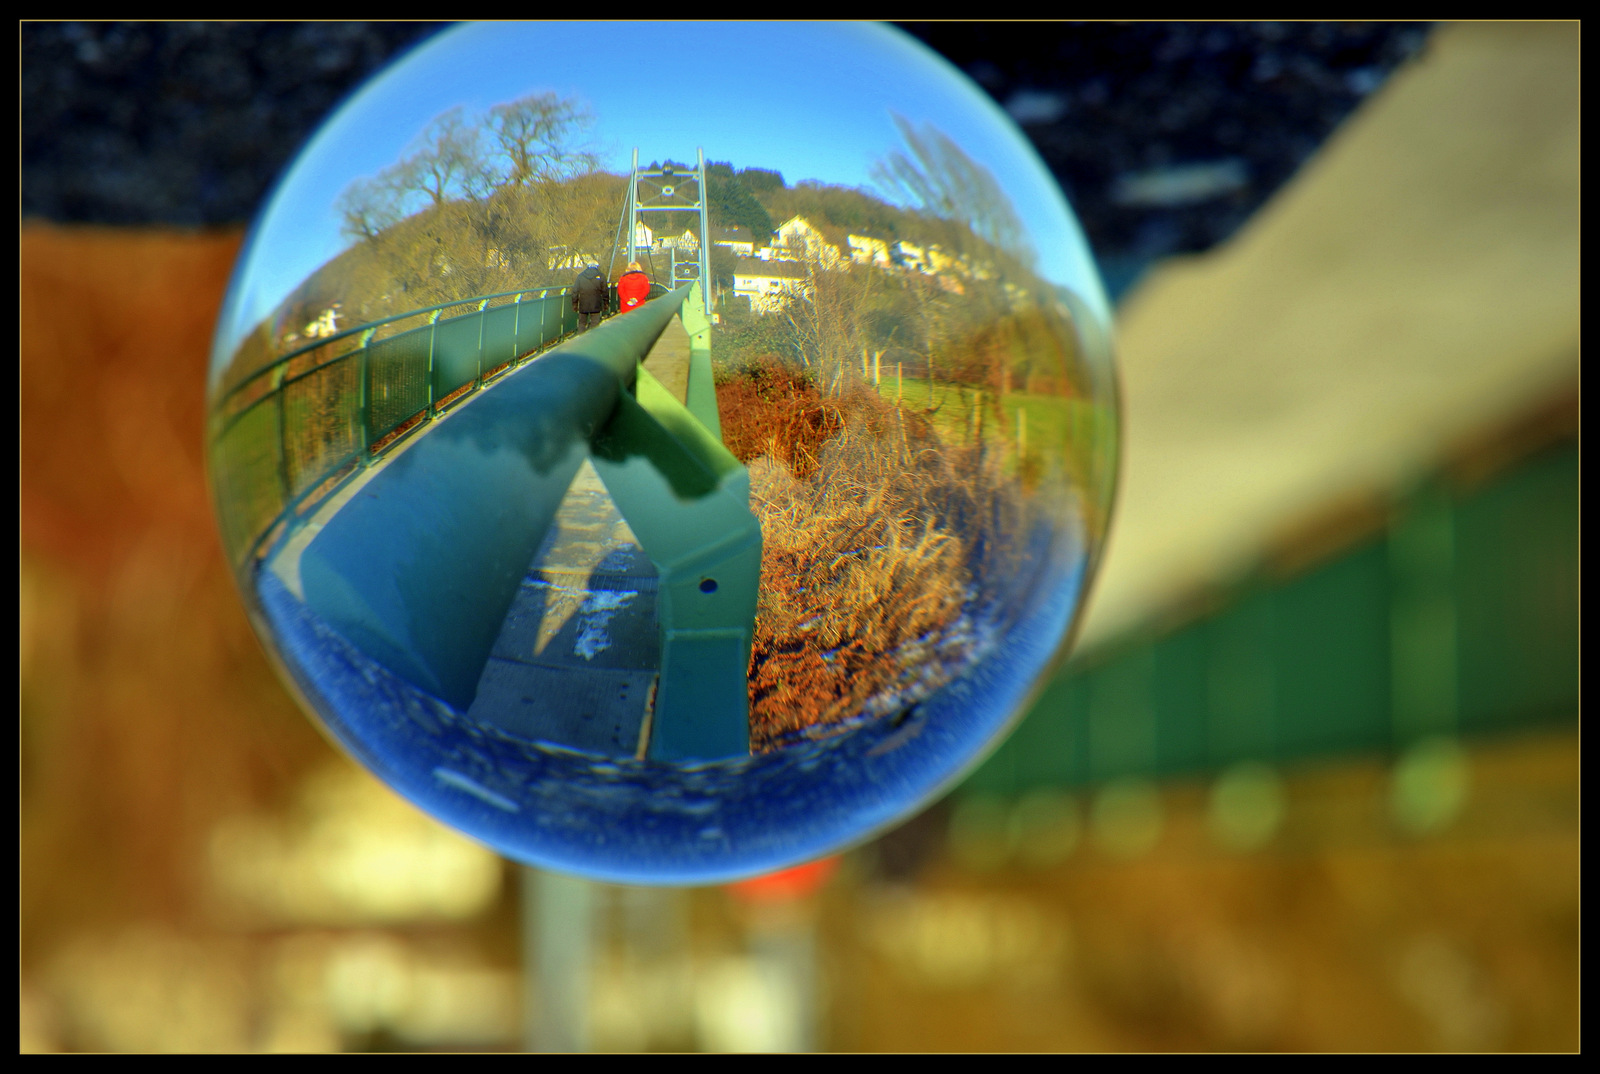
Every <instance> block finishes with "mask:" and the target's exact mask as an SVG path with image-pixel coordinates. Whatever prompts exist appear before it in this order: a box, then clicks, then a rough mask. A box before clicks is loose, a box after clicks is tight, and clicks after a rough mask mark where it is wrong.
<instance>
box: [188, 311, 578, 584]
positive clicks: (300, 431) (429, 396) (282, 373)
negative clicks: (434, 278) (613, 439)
mask: <svg viewBox="0 0 1600 1074" xmlns="http://www.w3.org/2000/svg"><path fill="white" fill-rule="evenodd" d="M529 296H532V297H531V298H530V297H529ZM462 307H469V312H466V313H462V314H459V315H457V316H452V317H442V316H441V314H443V313H444V312H446V311H448V310H452V309H459V308H462ZM471 307H476V308H471ZM577 317H578V315H577V313H576V312H574V311H573V309H572V303H571V290H570V289H565V288H563V289H559V290H558V289H555V288H546V289H542V290H527V291H505V292H501V293H499V294H493V295H477V296H474V297H472V298H466V299H461V300H458V301H454V302H446V303H441V304H439V305H437V306H427V307H424V308H422V309H416V310H408V311H406V312H405V313H397V314H395V315H393V316H391V317H385V318H383V319H381V320H378V321H372V322H369V323H367V324H362V325H358V326H356V327H354V328H347V329H345V330H343V331H341V332H337V333H334V334H333V335H330V336H327V337H325V338H322V339H318V340H316V341H314V342H311V343H308V344H306V345H304V346H301V347H299V348H296V349H295V350H293V351H290V352H289V353H287V354H285V355H283V356H282V357H279V358H276V359H274V360H273V361H271V362H270V363H268V364H267V365H265V366H263V367H262V368H260V369H257V370H255V371H253V372H251V373H249V374H248V375H246V376H245V377H243V378H242V379H240V380H238V381H237V382H235V383H233V384H231V385H230V386H229V387H227V388H226V389H225V390H224V392H223V394H222V395H221V396H220V398H219V399H218V400H217V402H216V404H215V405H214V407H213V408H212V425H211V443H212V453H213V461H212V466H213V470H212V478H213V481H212V486H213V488H214V490H215V494H216V497H217V513H218V515H219V517H220V519H221V523H222V532H223V541H224V544H225V547H226V550H227V553H228V557H229V560H230V562H231V563H232V564H233V565H234V567H235V568H241V567H242V566H243V565H245V564H246V563H248V562H250V560H251V559H252V558H253V557H254V556H256V555H258V554H259V553H260V552H261V551H262V550H263V549H264V548H266V547H269V546H270V545H271V544H272V542H273V540H274V539H275V538H276V537H277V536H278V535H279V534H280V533H281V532H282V531H283V530H284V529H285V528H286V527H287V524H288V522H289V521H290V519H291V518H292V517H293V516H294V515H295V514H297V513H299V514H303V513H305V512H306V511H309V510H310V509H311V508H313V507H315V506H316V504H318V503H320V502H321V501H322V500H323V499H324V498H325V497H326V496H327V495H328V494H329V493H331V492H332V491H333V490H334V489H335V488H337V487H338V486H339V484H340V483H341V482H342V481H344V480H345V479H346V478H348V477H349V476H351V475H352V474H354V473H355V472H356V471H357V470H358V469H359V468H360V467H361V466H363V465H366V464H368V463H370V462H372V461H373V460H374V459H376V458H377V457H379V456H381V455H382V454H383V452H384V451H386V450H388V449H389V448H390V447H392V446H394V445H395V444H397V443H399V442H400V441H401V440H402V439H404V438H405V437H406V436H408V435H409V434H410V433H412V432H414V431H416V430H417V429H418V428H420V427H421V426H422V425H423V424H425V423H426V422H427V421H429V420H430V419H432V418H433V417H435V416H437V415H438V414H440V413H441V412H443V411H445V410H447V409H449V408H450V407H452V406H454V405H455V404H456V403H458V402H460V401H461V400H463V399H465V398H466V397H467V396H469V395H470V394H471V393H472V392H474V391H476V390H477V389H478V388H481V387H482V386H483V385H484V384H485V383H487V382H489V381H492V380H494V379H495V378H497V377H499V376H500V375H502V374H504V373H506V372H508V371H510V370H511V369H513V368H515V367H516V366H517V365H518V364H519V363H520V362H522V361H525V360H527V359H528V358H529V357H531V356H532V355H533V354H535V353H537V352H539V351H542V350H544V349H546V348H548V347H549V346H551V345H552V344H554V343H556V342H559V341H560V340H561V339H563V338H565V337H566V336H567V335H569V334H571V333H572V332H573V331H574V330H576V328H577V324H578V321H577ZM410 320H421V321H422V323H420V324H417V325H415V326H413V327H402V326H403V325H404V324H405V322H407V321H410ZM385 330H392V331H391V334H383V333H384V332H385ZM380 335H381V336H382V338H379V337H380Z"/></svg>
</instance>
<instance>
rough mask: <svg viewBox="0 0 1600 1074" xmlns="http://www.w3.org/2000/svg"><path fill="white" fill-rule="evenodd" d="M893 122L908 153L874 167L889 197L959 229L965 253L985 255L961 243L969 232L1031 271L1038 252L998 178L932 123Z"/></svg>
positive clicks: (955, 233)
mask: <svg viewBox="0 0 1600 1074" xmlns="http://www.w3.org/2000/svg"><path fill="white" fill-rule="evenodd" d="M893 118H894V124H895V127H896V128H897V129H898V130H899V131H900V137H901V139H902V140H903V141H904V142H905V145H906V148H905V149H904V150H899V149H897V150H894V151H893V152H891V153H890V154H889V155H888V156H887V157H885V158H884V159H883V160H882V161H880V162H878V163H877V164H875V165H873V168H872V178H873V180H874V181H875V182H876V183H877V184H878V185H879V186H880V187H882V188H883V190H884V192H885V193H887V194H889V195H890V197H892V198H895V199H896V200H899V201H902V202H909V203H910V204H912V205H915V206H917V207H918V208H919V209H920V210H921V211H922V212H924V213H926V214H928V215H929V216H933V217H936V218H938V219H940V220H943V221H947V222H949V223H950V224H953V225H956V226H955V227H953V228H952V229H951V233H952V235H953V236H956V239H955V241H956V242H958V243H959V244H960V245H961V246H964V247H967V248H966V249H963V250H962V251H961V252H962V253H963V254H967V255H968V256H972V255H979V256H981V251H980V250H978V249H975V248H973V246H974V244H972V243H970V242H962V241H961V239H960V236H961V235H962V233H963V232H965V233H967V234H971V235H973V236H975V237H977V238H978V239H981V240H983V242H984V243H986V244H988V245H989V246H991V247H993V248H994V249H995V250H999V251H1003V252H1004V253H1006V254H1009V255H1010V256H1011V257H1013V258H1015V259H1016V260H1017V261H1018V262H1020V263H1021V264H1022V265H1023V266H1031V265H1032V264H1033V262H1034V261H1035V260H1036V253H1035V251H1034V250H1033V248H1032V246H1031V245H1030V244H1029V242H1028V238H1027V233H1026V232H1025V231H1024V230H1023V227H1022V221H1021V219H1019V218H1018V216H1017V213H1016V209H1014V208H1013V207H1012V205H1011V199H1010V198H1008V197H1007V196H1006V193H1005V191H1004V190H1002V189H1001V187H1000V184H999V183H998V182H997V181H996V180H995V177H994V174H993V173H992V172H990V171H989V169H987V168H985V167H984V166H983V165H982V164H979V163H978V162H977V161H975V160H973V159H972V158H971V157H970V156H968V155H967V152H966V151H965V150H964V149H962V148H961V147H960V146H959V145H957V144H956V143H955V141H954V140H952V139H951V138H950V136H949V135H947V134H945V133H944V132H943V131H941V130H939V129H938V128H937V127H934V126H933V125H932V124H922V125H921V126H920V127H919V126H917V125H915V124H913V123H912V122H911V121H910V120H908V119H906V118H905V117H904V116H901V115H896V116H894V117H893Z"/></svg>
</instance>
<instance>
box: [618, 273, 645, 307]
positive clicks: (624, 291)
mask: <svg viewBox="0 0 1600 1074" xmlns="http://www.w3.org/2000/svg"><path fill="white" fill-rule="evenodd" d="M649 297H650V277H648V276H646V275H645V274H644V268H643V267H642V266H641V265H640V264H639V262H637V261H629V262H628V271H627V272H624V273H623V274H622V276H621V277H620V278H619V279H618V280H617V305H619V306H621V307H622V312H623V313H627V312H628V311H629V310H636V309H638V308H639V307H640V306H642V305H643V304H644V300H645V299H646V298H649Z"/></svg>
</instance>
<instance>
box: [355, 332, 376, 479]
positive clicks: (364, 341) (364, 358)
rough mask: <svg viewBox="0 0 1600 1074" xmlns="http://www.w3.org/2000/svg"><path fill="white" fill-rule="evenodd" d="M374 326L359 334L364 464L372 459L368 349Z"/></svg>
mask: <svg viewBox="0 0 1600 1074" xmlns="http://www.w3.org/2000/svg"><path fill="white" fill-rule="evenodd" d="M376 332H377V329H376V328H369V329H367V330H366V331H365V332H364V333H362V335H361V365H360V369H361V372H360V373H359V374H358V375H359V376H360V378H361V384H360V388H359V390H360V392H361V402H360V411H359V413H360V415H361V455H360V458H361V463H362V465H366V464H367V463H369V462H371V461H372V355H371V351H370V350H369V349H368V348H369V347H370V346H371V344H372V336H373V334H374V333H376Z"/></svg>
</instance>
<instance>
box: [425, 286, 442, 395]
mask: <svg viewBox="0 0 1600 1074" xmlns="http://www.w3.org/2000/svg"><path fill="white" fill-rule="evenodd" d="M440 312H441V311H439V310H434V311H433V316H431V317H429V318H428V417H429V418H430V419H432V418H433V416H434V409H433V403H434V400H435V399H437V398H438V397H439V393H438V392H437V391H435V390H434V383H433V344H434V340H435V339H436V338H437V337H438V335H439V313H440Z"/></svg>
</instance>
